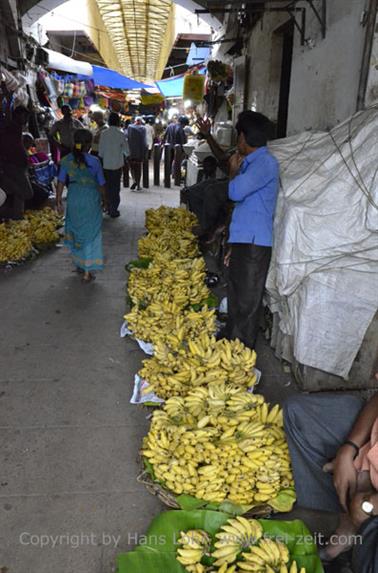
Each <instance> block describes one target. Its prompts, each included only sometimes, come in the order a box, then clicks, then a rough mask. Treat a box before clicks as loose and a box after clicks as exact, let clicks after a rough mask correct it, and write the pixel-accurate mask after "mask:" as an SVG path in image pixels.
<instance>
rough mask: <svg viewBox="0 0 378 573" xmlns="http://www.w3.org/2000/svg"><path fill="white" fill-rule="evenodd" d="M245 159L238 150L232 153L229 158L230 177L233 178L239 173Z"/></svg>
mask: <svg viewBox="0 0 378 573" xmlns="http://www.w3.org/2000/svg"><path fill="white" fill-rule="evenodd" d="M243 161H244V157H243V156H242V155H240V153H239V152H238V151H237V152H236V153H233V155H231V157H230V159H229V160H228V165H229V168H230V179H233V178H234V177H235V176H236V175H237V173H238V171H239V169H240V166H241V164H242V163H243Z"/></svg>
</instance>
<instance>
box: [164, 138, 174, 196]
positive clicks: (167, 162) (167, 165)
mask: <svg viewBox="0 0 378 573" xmlns="http://www.w3.org/2000/svg"><path fill="white" fill-rule="evenodd" d="M171 157H172V147H171V145H170V144H169V143H166V144H165V145H164V187H167V188H168V189H169V188H170V187H171V170H172V160H171Z"/></svg>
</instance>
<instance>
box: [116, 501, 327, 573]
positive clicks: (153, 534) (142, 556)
mask: <svg viewBox="0 0 378 573" xmlns="http://www.w3.org/2000/svg"><path fill="white" fill-rule="evenodd" d="M229 518H230V516H229V515H228V514H226V513H222V512H220V511H209V510H194V511H178V510H175V511H167V512H165V513H161V514H160V515H158V516H157V517H156V518H155V519H154V520H153V521H152V523H151V525H150V527H149V529H148V531H147V533H146V535H145V536H142V537H140V539H139V541H140V544H139V545H138V546H137V547H136V549H135V550H133V551H131V552H129V553H126V554H120V555H119V556H118V560H117V562H118V568H117V573H157V572H158V571H159V572H160V571H164V573H185V568H184V567H183V566H182V565H181V564H180V563H179V562H178V561H176V549H177V540H178V538H179V535H180V531H188V530H189V529H204V530H205V531H207V532H208V533H209V534H210V535H211V536H212V537H213V538H214V536H215V534H216V533H217V532H218V531H219V529H220V527H221V526H222V525H223V524H224V523H225V522H226V521H227V520H228V519H229ZM259 521H260V523H261V525H262V526H263V529H264V533H265V535H266V536H268V537H278V538H279V539H280V540H282V541H283V542H284V543H286V544H287V546H288V548H289V551H290V557H291V559H292V560H295V561H297V564H298V566H299V567H305V568H306V573H324V570H323V566H322V564H321V561H320V559H319V557H318V554H317V549H316V545H315V544H314V542H313V538H312V536H311V533H310V531H309V530H308V529H307V527H306V526H305V524H304V523H303V522H302V521H299V520H294V521H275V520H269V519H261V520H259Z"/></svg>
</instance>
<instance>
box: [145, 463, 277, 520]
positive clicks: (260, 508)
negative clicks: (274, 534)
mask: <svg viewBox="0 0 378 573" xmlns="http://www.w3.org/2000/svg"><path fill="white" fill-rule="evenodd" d="M137 482H138V483H141V484H143V485H144V486H145V488H146V489H147V490H148V491H149V492H150V493H152V495H156V496H157V497H158V498H159V499H160V501H161V502H162V503H163V504H164V505H166V506H167V507H169V508H170V509H180V506H179V504H178V503H177V500H176V497H175V495H174V494H173V493H171V492H170V491H169V490H168V489H166V488H165V487H163V486H162V485H161V484H159V483H157V482H155V481H153V479H152V477H151V475H150V474H149V473H148V471H147V470H143V471H142V472H141V473H140V474H139V476H138V477H137ZM209 503H210V502H209ZM272 513H273V510H272V508H271V507H270V506H269V505H267V504H263V505H257V506H256V507H253V508H252V509H250V510H249V511H248V512H247V513H246V514H245V517H247V518H254V517H268V516H270V515H271V514H272Z"/></svg>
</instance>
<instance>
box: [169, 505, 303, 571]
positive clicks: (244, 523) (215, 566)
mask: <svg viewBox="0 0 378 573" xmlns="http://www.w3.org/2000/svg"><path fill="white" fill-rule="evenodd" d="M215 538H216V541H215V543H213V542H212V540H211V538H210V536H209V535H208V534H207V533H206V531H203V530H201V529H193V530H189V531H186V532H184V531H182V532H181V533H180V538H179V540H178V543H179V545H180V547H179V548H178V549H177V554H176V559H177V561H179V562H180V563H181V564H182V565H184V567H185V569H186V570H187V571H189V573H216V572H217V573H243V572H244V571H253V572H254V573H306V569H305V568H304V567H302V568H301V569H299V568H298V565H297V562H296V561H294V560H292V559H291V558H290V552H289V549H288V547H287V545H286V544H285V543H283V542H282V541H279V540H276V539H273V538H270V537H269V538H268V537H264V535H263V528H262V526H261V524H260V522H259V521H257V520H256V519H246V518H245V517H241V516H238V517H236V518H232V519H229V520H228V521H227V522H226V523H225V524H224V525H223V526H222V527H221V528H220V530H219V532H218V533H216V535H215ZM211 561H212V564H211V565H209V562H211Z"/></svg>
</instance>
